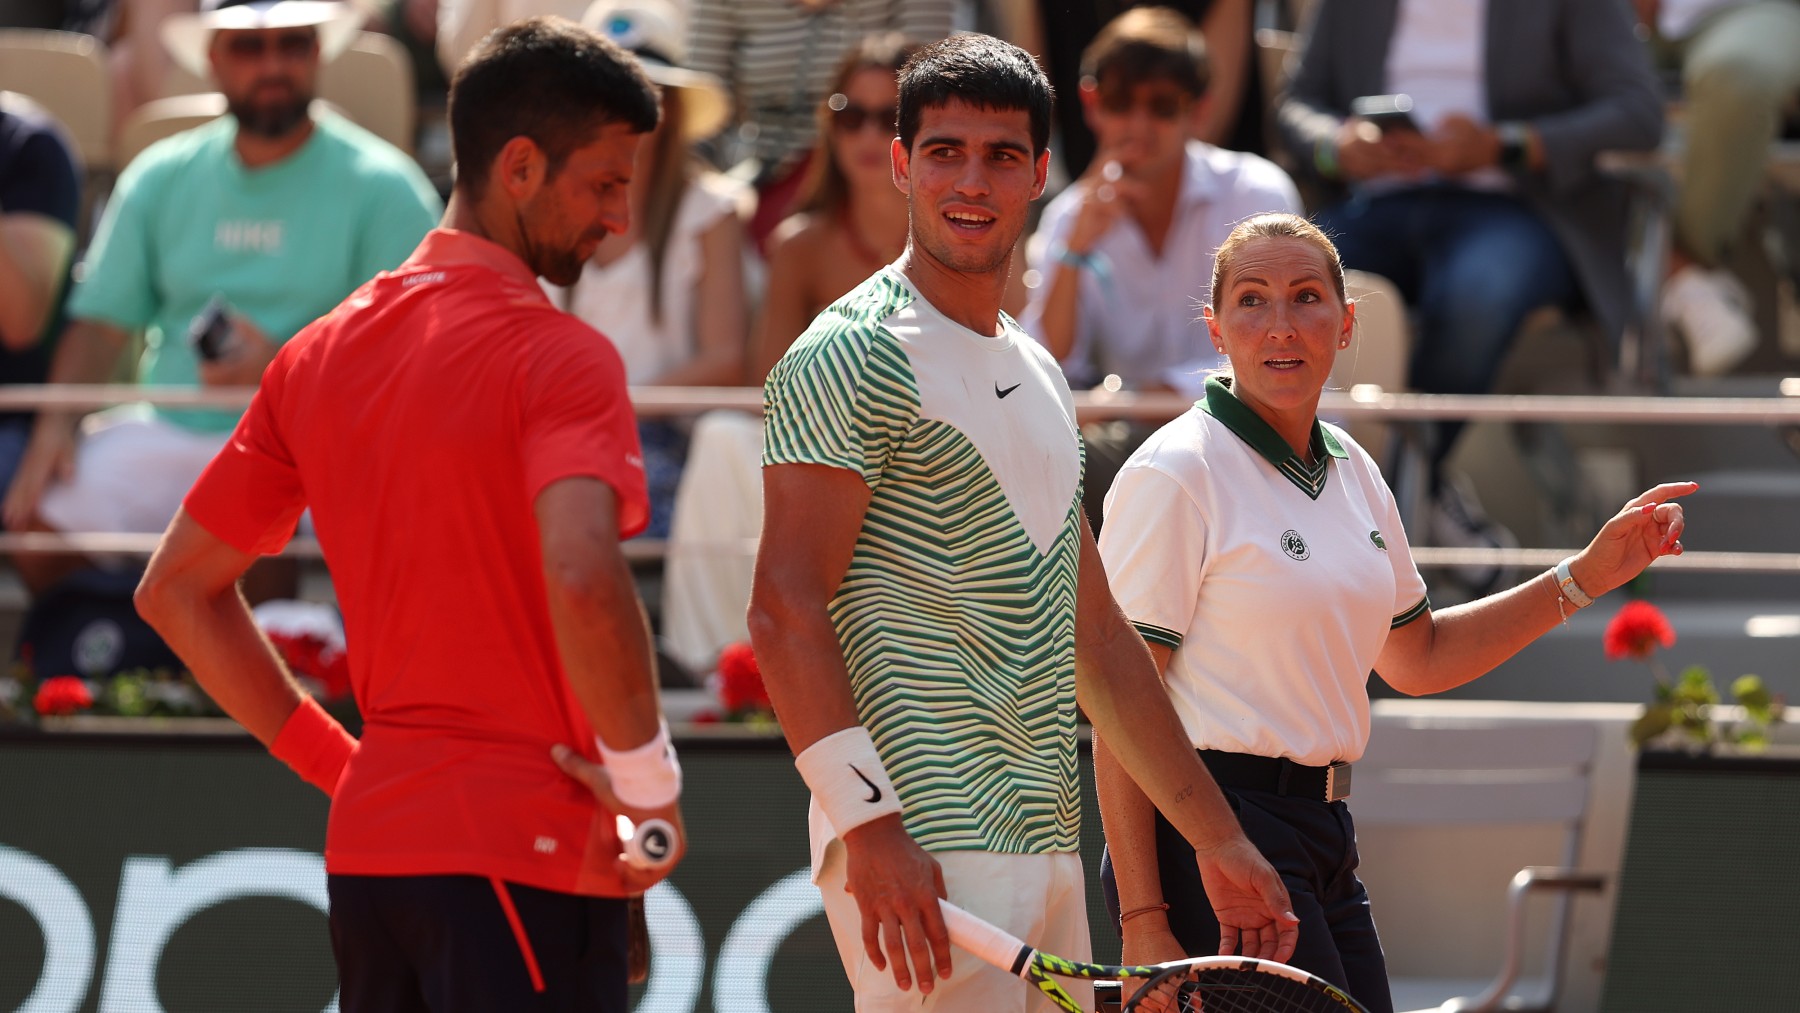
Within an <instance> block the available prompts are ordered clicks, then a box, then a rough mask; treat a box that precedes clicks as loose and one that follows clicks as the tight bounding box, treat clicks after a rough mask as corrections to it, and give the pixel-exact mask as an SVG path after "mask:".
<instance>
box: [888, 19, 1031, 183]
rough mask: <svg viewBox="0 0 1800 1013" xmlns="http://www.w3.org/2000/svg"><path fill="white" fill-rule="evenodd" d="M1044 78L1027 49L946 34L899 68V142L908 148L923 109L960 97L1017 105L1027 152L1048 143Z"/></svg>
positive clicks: (995, 105)
mask: <svg viewBox="0 0 1800 1013" xmlns="http://www.w3.org/2000/svg"><path fill="white" fill-rule="evenodd" d="M1054 94H1055V93H1054V92H1053V91H1052V89H1051V88H1050V80H1049V79H1048V78H1046V77H1045V76H1044V72H1043V70H1042V69H1040V68H1039V67H1038V65H1037V61H1036V60H1033V59H1032V58H1031V54H1029V53H1027V52H1025V51H1024V50H1023V49H1020V48H1019V47H1018V46H1015V45H1013V44H1011V43H1009V42H1001V41H1000V40H999V39H996V38H993V37H991V36H987V35H952V36H950V37H949V38H947V39H944V40H942V41H939V42H934V43H932V44H931V45H929V46H926V47H925V48H924V49H921V50H919V51H918V52H917V53H914V54H913V55H912V58H911V59H909V60H907V61H906V66H904V67H901V68H900V143H901V144H903V145H905V146H906V149H907V150H908V151H911V150H912V145H913V138H914V137H916V136H917V135H918V132H919V120H920V118H921V117H922V116H923V115H924V112H925V110H927V109H937V108H942V107H943V106H946V105H949V104H950V102H951V100H952V99H960V100H962V101H964V102H967V103H968V104H970V105H972V106H975V107H976V108H978V109H986V110H989V111H994V112H997V111H1003V110H1005V111H1010V110H1014V109H1023V110H1024V111H1025V112H1026V114H1027V115H1029V116H1030V117H1031V153H1032V155H1034V156H1035V155H1037V154H1039V153H1041V152H1042V151H1043V150H1044V149H1045V148H1046V147H1048V146H1049V144H1050V103H1051V100H1052V96H1053V95H1054Z"/></svg>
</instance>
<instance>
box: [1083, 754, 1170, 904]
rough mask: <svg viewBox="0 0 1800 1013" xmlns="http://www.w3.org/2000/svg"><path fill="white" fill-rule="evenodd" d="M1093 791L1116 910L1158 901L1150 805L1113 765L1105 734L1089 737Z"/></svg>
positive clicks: (1115, 761) (1115, 763) (1159, 884)
mask: <svg viewBox="0 0 1800 1013" xmlns="http://www.w3.org/2000/svg"><path fill="white" fill-rule="evenodd" d="M1094 796H1095V797H1096V798H1097V799H1098V800H1099V802H1100V821H1101V823H1102V825H1103V826H1104V827H1105V830H1106V850H1107V853H1108V854H1110V855H1111V856H1112V865H1113V875H1114V877H1115V878H1116V879H1117V881H1118V887H1119V909H1120V910H1121V911H1134V910H1137V909H1139V908H1145V907H1152V906H1154V905H1157V904H1161V903H1162V902H1163V894H1162V875H1161V869H1160V868H1159V866H1158V863H1157V858H1156V807H1155V806H1153V805H1151V804H1150V798H1149V796H1147V795H1145V794H1144V790H1143V789H1142V788H1139V787H1138V786H1137V782H1136V781H1133V780H1132V779H1131V775H1129V774H1127V773H1125V768H1124V767H1121V766H1119V761H1118V758H1117V757H1115V756H1113V753H1112V749H1111V747H1109V746H1108V745H1107V742H1106V739H1105V738H1104V737H1103V736H1101V735H1098V734H1096V735H1095V736H1094Z"/></svg>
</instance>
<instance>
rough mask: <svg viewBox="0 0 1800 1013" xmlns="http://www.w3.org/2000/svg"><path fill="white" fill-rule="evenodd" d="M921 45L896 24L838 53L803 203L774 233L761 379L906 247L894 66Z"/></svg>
mask: <svg viewBox="0 0 1800 1013" xmlns="http://www.w3.org/2000/svg"><path fill="white" fill-rule="evenodd" d="M918 48H919V47H918V46H917V44H914V43H910V42H908V41H907V39H906V37H905V36H902V35H900V34H898V33H885V34H880V35H870V36H868V37H866V38H864V39H863V40H862V41H861V42H860V43H858V44H857V45H856V46H855V47H854V48H852V49H851V50H850V51H849V52H848V53H846V54H844V58H843V59H842V60H841V61H839V63H838V68H837V73H835V74H833V75H832V78H831V90H830V91H829V92H827V94H826V97H825V98H824V99H822V100H821V101H820V102H819V105H818V109H817V110H816V111H815V113H814V115H815V117H816V118H817V120H818V132H817V134H816V139H815V140H814V142H813V154H812V158H811V159H810V161H809V163H808V166H809V167H808V170H807V172H808V175H807V177H806V183H805V187H804V189H802V191H801V194H800V202H799V210H798V211H796V212H795V213H794V214H793V215H792V216H790V217H788V218H787V219H786V220H784V221H783V222H782V223H781V225H780V226H779V227H777V228H776V230H775V233H774V235H773V236H772V237H771V238H770V242H769V287H768V293H767V295H766V297H765V298H764V301H763V308H762V314H761V316H760V317H759V319H758V320H757V324H756V334H755V337H754V339H753V342H752V349H753V352H752V360H751V376H750V380H751V382H753V383H758V384H760V383H762V381H763V379H764V377H766V376H767V375H768V373H769V367H770V366H773V365H775V361H776V360H777V359H780V358H781V356H782V353H783V352H786V351H787V349H788V346H789V345H791V344H793V343H794V339H795V338H797V337H799V336H800V332H801V331H803V330H805V329H806V325H807V324H810V323H812V319H813V317H816V316H818V315H819V311H820V310H823V309H824V308H825V307H827V306H829V305H831V303H832V302H834V301H836V300H837V298H838V297H839V296H841V295H843V294H844V293H845V292H848V291H850V290H851V289H853V288H855V287H856V286H858V285H860V284H862V283H863V281H864V280H865V279H867V278H868V276H869V275H870V274H871V273H872V272H874V271H876V270H877V269H879V268H881V267H882V266H884V265H886V264H888V263H889V262H891V261H892V260H893V259H894V258H895V257H898V256H899V255H900V250H901V248H902V247H904V246H905V245H906V197H905V195H904V194H902V193H901V192H900V191H899V190H896V189H894V179H893V169H892V166H891V163H890V157H889V151H888V149H889V148H890V147H891V146H892V144H893V141H894V132H895V125H894V123H895V120H894V107H895V103H897V102H898V101H899V96H900V91H899V88H898V86H897V85H896V84H895V83H894V75H895V74H896V73H897V72H898V71H899V70H900V66H901V64H903V63H905V62H906V58H907V57H908V56H910V55H912V53H913V52H915V51H916V50H917V49H918Z"/></svg>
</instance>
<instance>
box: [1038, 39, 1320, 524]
mask: <svg viewBox="0 0 1800 1013" xmlns="http://www.w3.org/2000/svg"><path fill="white" fill-rule="evenodd" d="M1206 86H1207V60H1206V48H1205V43H1204V42H1203V40H1202V39H1201V36H1200V32H1199V30H1198V29H1197V28H1195V27H1194V25H1193V23H1192V22H1190V21H1188V20H1187V19H1186V18H1184V17H1182V16H1181V15H1180V14H1179V13H1177V12H1175V11H1173V10H1170V9H1168V8H1163V7H1139V8H1133V9H1132V10H1129V11H1126V12H1125V13H1124V14H1121V15H1119V16H1118V17H1117V18H1114V19H1113V20H1112V21H1111V22H1110V23H1108V24H1107V25H1106V27H1105V28H1103V29H1101V31H1100V34H1099V35H1097V36H1095V37H1094V41H1093V42H1092V43H1091V44H1090V45H1089V46H1088V48H1087V51H1086V52H1085V53H1084V54H1083V56H1082V80H1081V90H1080V99H1081V104H1082V109H1083V111H1084V113H1085V114H1086V117H1087V121H1088V124H1089V126H1091V127H1092V128H1093V131H1094V136H1095V138H1096V140H1097V141H1098V143H1099V153H1098V154H1097V155H1096V156H1095V158H1094V160H1093V161H1092V162H1091V163H1090V164H1089V167H1088V171H1087V172H1086V173H1085V174H1084V175H1083V176H1082V178H1081V179H1080V180H1077V181H1076V182H1075V183H1074V184H1073V185H1071V186H1070V187H1069V188H1068V189H1067V190H1064V191H1063V193H1062V194H1061V195H1060V196H1058V197H1057V198H1056V199H1055V200H1054V201H1052V202H1051V203H1050V206H1049V207H1048V208H1046V209H1045V210H1044V216H1043V220H1042V221H1041V222H1040V223H1039V225H1038V231H1037V233H1036V234H1035V235H1034V236H1032V238H1031V242H1030V244H1029V248H1028V252H1027V256H1028V259H1029V262H1030V264H1031V266H1032V268H1033V269H1035V270H1036V272H1037V287H1036V288H1035V289H1033V290H1032V292H1031V298H1030V302H1029V303H1028V304H1027V306H1026V308H1025V314H1024V318H1023V319H1022V321H1021V323H1022V324H1023V325H1024V327H1025V329H1026V330H1027V331H1029V332H1030V333H1031V335H1032V336H1033V337H1035V338H1037V339H1038V340H1039V341H1041V342H1043V344H1044V347H1046V348H1048V349H1049V350H1050V353H1051V354H1052V355H1054V356H1056V358H1057V359H1058V361H1060V362H1061V363H1062V366H1063V370H1064V371H1065V372H1066V373H1067V374H1068V377H1069V382H1070V384H1071V385H1073V386H1075V387H1078V388H1079V387H1084V386H1093V385H1095V384H1099V383H1102V382H1107V378H1108V377H1109V376H1110V377H1117V378H1118V379H1117V381H1116V383H1117V384H1119V385H1122V386H1124V387H1126V388H1130V389H1135V390H1176V391H1180V392H1183V393H1185V394H1189V395H1195V396H1197V395H1198V394H1199V392H1200V390H1201V387H1202V385H1203V384H1204V382H1205V380H1206V371H1207V370H1209V369H1211V368H1213V367H1215V366H1217V365H1219V363H1220V357H1219V356H1218V354H1217V353H1216V352H1214V351H1213V348H1212V346H1211V344H1209V343H1208V341H1207V338H1206V326H1205V324H1204V323H1203V322H1201V321H1200V307H1201V306H1202V305H1204V304H1205V303H1206V302H1207V299H1208V296H1209V294H1210V293H1209V288H1210V279H1211V278H1212V266H1213V251H1214V250H1215V249H1217V248H1218V246H1219V244H1220V243H1222V242H1224V241H1225V237H1226V236H1228V235H1230V234H1231V229H1232V226H1234V225H1236V224H1237V223H1238V222H1240V221H1242V220H1244V219H1245V218H1248V217H1250V216H1252V215H1255V214H1258V213H1261V212H1266V211H1288V212H1298V211H1300V195H1299V193H1298V192H1297V191H1296V190H1295V188H1294V183H1293V181H1292V180H1290V179H1289V178H1288V176H1287V174H1286V173H1284V172H1282V171H1281V169H1280V168H1278V167H1277V166H1276V165H1275V164H1274V163H1273V162H1270V161H1268V160H1266V159H1263V158H1259V157H1258V156H1256V155H1251V154H1246V153H1243V152H1237V151H1227V150H1225V149H1223V148H1216V147H1213V146H1212V145H1210V144H1205V143H1203V142H1201V141H1198V140H1196V139H1195V134H1196V132H1197V128H1198V126H1199V124H1200V122H1201V120H1202V118H1203V117H1204V115H1205V111H1206V103H1207V94H1206ZM1109 385H1111V384H1109ZM1148 433H1149V430H1148V429H1144V428H1143V427H1132V426H1110V427H1108V426H1099V427H1090V429H1089V431H1087V432H1085V433H1084V436H1085V437H1086V438H1087V441H1088V465H1087V467H1088V475H1089V481H1088V488H1090V489H1093V490H1095V491H1096V495H1095V497H1093V500H1094V502H1090V503H1089V510H1088V513H1089V518H1090V520H1092V521H1093V523H1094V526H1095V527H1096V528H1098V527H1099V526H1100V517H1099V511H1098V510H1097V506H1098V496H1099V494H1103V493H1104V492H1105V490H1106V488H1107V486H1108V485H1109V484H1110V482H1111V478H1112V473H1113V471H1114V470H1116V468H1117V466H1118V464H1119V463H1121V462H1122V461H1123V460H1124V458H1125V456H1126V455H1128V454H1129V453H1130V452H1131V451H1132V449H1134V448H1135V447H1136V446H1137V444H1138V443H1139V442H1141V440H1142V438H1143V437H1144V436H1146V435H1148Z"/></svg>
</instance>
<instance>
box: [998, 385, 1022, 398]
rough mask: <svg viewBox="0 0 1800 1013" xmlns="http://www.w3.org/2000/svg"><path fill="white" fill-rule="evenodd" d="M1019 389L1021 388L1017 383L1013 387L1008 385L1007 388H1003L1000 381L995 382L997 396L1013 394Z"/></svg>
mask: <svg viewBox="0 0 1800 1013" xmlns="http://www.w3.org/2000/svg"><path fill="white" fill-rule="evenodd" d="M1018 389H1019V385H1018V384H1016V383H1015V384H1013V385H1012V386H1011V387H1008V388H1006V389H1005V390H1001V389H1000V385H999V384H998V383H996V384H994V396H995V397H1005V396H1006V395H1008V394H1011V393H1012V392H1013V391H1015V390H1018Z"/></svg>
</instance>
